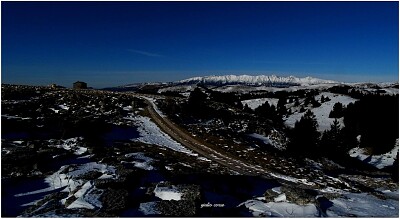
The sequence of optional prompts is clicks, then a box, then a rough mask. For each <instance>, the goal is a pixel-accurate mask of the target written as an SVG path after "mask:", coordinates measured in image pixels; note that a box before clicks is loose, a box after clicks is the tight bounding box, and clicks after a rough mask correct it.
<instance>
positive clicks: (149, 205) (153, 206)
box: [139, 202, 161, 215]
mask: <svg viewBox="0 0 400 219" xmlns="http://www.w3.org/2000/svg"><path fill="white" fill-rule="evenodd" d="M139 211H141V212H142V213H143V214H144V215H154V214H161V212H160V211H159V210H157V202H145V203H140V205H139Z"/></svg>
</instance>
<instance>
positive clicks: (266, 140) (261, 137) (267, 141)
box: [249, 132, 286, 150]
mask: <svg viewBox="0 0 400 219" xmlns="http://www.w3.org/2000/svg"><path fill="white" fill-rule="evenodd" d="M272 133H274V132H272ZM272 133H271V134H270V135H268V136H264V135H260V134H257V133H252V134H249V136H250V137H252V138H255V139H258V140H261V141H263V142H264V144H269V145H271V146H273V147H274V148H276V149H278V150H284V149H285V148H286V147H285V146H284V145H282V144H281V143H279V142H278V141H276V140H275V139H274V137H273V136H272Z"/></svg>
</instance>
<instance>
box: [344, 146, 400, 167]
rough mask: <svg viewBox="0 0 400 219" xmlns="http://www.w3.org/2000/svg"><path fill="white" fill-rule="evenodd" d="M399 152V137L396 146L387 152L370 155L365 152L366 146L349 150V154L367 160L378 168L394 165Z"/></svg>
mask: <svg viewBox="0 0 400 219" xmlns="http://www.w3.org/2000/svg"><path fill="white" fill-rule="evenodd" d="M398 152H399V139H397V140H396V145H395V147H394V148H393V149H392V150H391V151H389V152H387V153H386V154H381V155H369V154H367V153H366V152H365V149H364V148H359V147H356V148H353V149H351V150H350V151H349V155H350V156H351V157H355V158H357V159H359V160H362V161H365V162H367V163H369V164H371V165H373V166H375V167H376V168H378V169H382V168H384V167H387V166H391V165H393V162H394V160H395V159H396V156H397V153H398Z"/></svg>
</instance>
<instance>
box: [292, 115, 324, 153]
mask: <svg viewBox="0 0 400 219" xmlns="http://www.w3.org/2000/svg"><path fill="white" fill-rule="evenodd" d="M317 128H318V123H317V120H316V118H315V115H314V113H313V112H312V111H310V110H307V111H306V112H305V114H304V115H303V117H301V119H300V121H297V122H296V123H295V126H294V129H293V130H292V133H291V141H290V144H289V145H288V147H289V151H291V152H292V153H293V154H295V155H302V156H310V157H311V156H316V155H319V152H318V151H317V145H318V141H319V137H320V133H319V132H318V131H317Z"/></svg>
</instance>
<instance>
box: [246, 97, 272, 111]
mask: <svg viewBox="0 0 400 219" xmlns="http://www.w3.org/2000/svg"><path fill="white" fill-rule="evenodd" d="M278 100H279V99H277V98H258V99H250V100H242V101H241V102H242V104H243V106H244V105H246V104H247V106H248V107H249V108H250V109H252V110H254V109H256V108H257V107H259V106H261V105H263V104H264V103H265V102H268V103H269V105H274V106H275V107H276V106H277V105H278Z"/></svg>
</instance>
